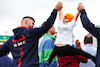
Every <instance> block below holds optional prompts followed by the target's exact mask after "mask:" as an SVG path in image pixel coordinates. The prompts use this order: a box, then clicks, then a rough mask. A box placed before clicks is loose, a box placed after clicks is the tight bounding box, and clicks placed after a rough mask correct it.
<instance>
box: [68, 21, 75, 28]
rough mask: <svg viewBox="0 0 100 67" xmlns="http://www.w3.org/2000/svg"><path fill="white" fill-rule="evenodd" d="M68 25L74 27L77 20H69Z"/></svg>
mask: <svg viewBox="0 0 100 67" xmlns="http://www.w3.org/2000/svg"><path fill="white" fill-rule="evenodd" d="M67 25H68V26H70V27H71V28H73V27H75V26H76V22H75V20H72V21H71V22H69V23H68V24H67Z"/></svg>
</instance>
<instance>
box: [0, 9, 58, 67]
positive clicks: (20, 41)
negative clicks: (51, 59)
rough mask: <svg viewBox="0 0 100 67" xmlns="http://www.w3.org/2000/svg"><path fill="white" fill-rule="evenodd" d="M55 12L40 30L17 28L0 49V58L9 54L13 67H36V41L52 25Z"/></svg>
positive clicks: (37, 64)
mask: <svg viewBox="0 0 100 67" xmlns="http://www.w3.org/2000/svg"><path fill="white" fill-rule="evenodd" d="M56 16H57V10H56V9H54V10H53V11H52V13H51V15H50V17H49V18H48V19H47V21H46V23H45V24H43V25H42V26H41V27H40V28H29V29H27V28H25V27H18V28H16V29H14V30H13V32H14V35H13V36H12V37H10V38H9V40H8V41H7V42H5V43H4V45H3V46H1V47H0V57H1V56H3V55H5V54H6V53H8V52H10V51H11V53H12V55H13V58H14V66H13V67H38V66H39V58H38V41H39V38H40V37H41V36H42V35H43V34H44V33H46V32H47V31H48V30H49V29H50V28H51V27H52V25H53V24H54V21H55V19H56Z"/></svg>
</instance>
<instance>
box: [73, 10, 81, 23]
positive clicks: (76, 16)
mask: <svg viewBox="0 0 100 67" xmlns="http://www.w3.org/2000/svg"><path fill="white" fill-rule="evenodd" d="M79 14H80V12H79V11H77V13H76V15H75V17H74V20H75V22H76V21H77V18H78V16H79Z"/></svg>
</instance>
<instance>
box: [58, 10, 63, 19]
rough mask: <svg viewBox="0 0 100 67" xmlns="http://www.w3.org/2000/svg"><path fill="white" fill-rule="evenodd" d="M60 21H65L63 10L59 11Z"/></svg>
mask: <svg viewBox="0 0 100 67" xmlns="http://www.w3.org/2000/svg"><path fill="white" fill-rule="evenodd" d="M59 20H63V12H62V9H61V10H59Z"/></svg>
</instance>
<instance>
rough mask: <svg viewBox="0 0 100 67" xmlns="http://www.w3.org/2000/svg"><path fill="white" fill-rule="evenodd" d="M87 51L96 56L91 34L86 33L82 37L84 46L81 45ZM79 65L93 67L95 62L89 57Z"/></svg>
mask: <svg viewBox="0 0 100 67" xmlns="http://www.w3.org/2000/svg"><path fill="white" fill-rule="evenodd" d="M82 50H84V51H85V52H87V53H90V54H91V55H94V56H96V51H97V50H96V48H95V47H94V46H93V38H92V36H91V35H86V36H85V38H84V46H83V47H82ZM80 67H95V64H94V63H93V61H92V60H91V59H88V62H87V63H80Z"/></svg>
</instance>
